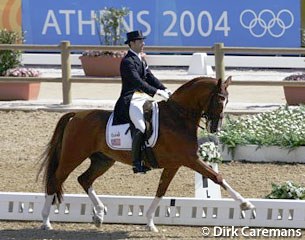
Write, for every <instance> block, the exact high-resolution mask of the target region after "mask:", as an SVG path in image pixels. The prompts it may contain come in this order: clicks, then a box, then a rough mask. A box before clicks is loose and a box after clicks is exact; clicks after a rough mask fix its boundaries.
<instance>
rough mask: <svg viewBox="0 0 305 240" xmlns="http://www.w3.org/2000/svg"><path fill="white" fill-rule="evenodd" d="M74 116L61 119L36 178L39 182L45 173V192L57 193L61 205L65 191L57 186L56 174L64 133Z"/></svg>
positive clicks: (70, 113)
mask: <svg viewBox="0 0 305 240" xmlns="http://www.w3.org/2000/svg"><path fill="white" fill-rule="evenodd" d="M74 115H75V113H74V112H69V113H66V114H65V115H63V116H62V117H61V118H60V119H59V121H58V123H57V125H56V128H55V131H54V133H53V136H52V138H51V140H50V142H49V143H48V145H47V148H46V149H45V151H44V152H43V154H42V155H41V160H42V163H41V166H40V168H39V170H38V174H37V178H36V180H38V177H39V175H40V173H41V172H42V171H43V184H44V186H45V192H46V193H47V194H54V193H56V197H57V200H58V202H59V203H60V202H61V200H62V194H63V189H62V185H61V184H60V186H58V184H56V178H55V172H56V169H57V167H58V164H59V160H60V155H61V148H62V140H63V135H64V131H65V128H66V126H67V124H68V122H69V120H70V119H71V118H72V117H73V116H74ZM54 201H55V198H54ZM54 201H53V203H54Z"/></svg>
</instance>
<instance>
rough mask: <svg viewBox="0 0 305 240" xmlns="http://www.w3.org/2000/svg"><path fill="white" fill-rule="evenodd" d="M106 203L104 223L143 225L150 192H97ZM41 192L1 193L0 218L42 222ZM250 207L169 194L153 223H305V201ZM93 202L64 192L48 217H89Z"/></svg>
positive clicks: (258, 203) (257, 201)
mask: <svg viewBox="0 0 305 240" xmlns="http://www.w3.org/2000/svg"><path fill="white" fill-rule="evenodd" d="M99 197H100V199H101V200H102V201H103V203H104V204H105V205H106V206H107V208H108V212H107V214H106V215H105V219H104V220H105V221H104V222H105V223H126V224H146V217H145V213H146V211H147V209H148V208H149V206H150V204H151V202H152V200H153V197H139V196H110V195H99ZM44 200H45V195H44V194H43V193H13V192H1V193H0V220H24V221H42V217H41V210H42V208H43V204H44ZM250 201H251V202H252V203H253V204H254V205H255V207H256V209H255V213H254V211H246V212H243V211H241V210H240V208H239V204H238V203H237V202H236V201H233V200H232V199H218V200H214V199H196V198H170V197H165V198H163V199H162V200H161V201H160V204H159V207H158V208H157V210H156V213H155V218H154V220H155V223H156V224H164V225H192V226H215V225H216V226H249V227H273V228H274V227H278V228H304V226H305V204H304V201H301V200H269V199H268V200H266V199H250ZM92 211H93V209H92V204H91V202H90V200H89V198H88V196H87V195H84V194H65V195H64V198H63V202H62V203H61V204H60V205H59V207H58V206H56V205H55V206H52V208H51V214H50V219H51V221H54V222H56V221H59V222H91V221H92Z"/></svg>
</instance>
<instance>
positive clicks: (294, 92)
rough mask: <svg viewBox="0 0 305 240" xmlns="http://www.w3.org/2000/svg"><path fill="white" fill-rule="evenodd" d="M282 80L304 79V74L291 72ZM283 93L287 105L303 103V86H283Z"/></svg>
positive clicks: (304, 90) (304, 94) (304, 100)
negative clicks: (291, 73)
mask: <svg viewBox="0 0 305 240" xmlns="http://www.w3.org/2000/svg"><path fill="white" fill-rule="evenodd" d="M284 81H305V74H304V73H303V74H293V75H290V76H287V77H285V78H284ZM284 94H285V98H286V101H287V104H288V105H299V104H305V87H302V86H284Z"/></svg>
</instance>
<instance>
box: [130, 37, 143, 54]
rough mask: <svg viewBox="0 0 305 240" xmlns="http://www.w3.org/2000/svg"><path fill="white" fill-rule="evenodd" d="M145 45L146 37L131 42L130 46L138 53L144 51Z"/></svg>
mask: <svg viewBox="0 0 305 240" xmlns="http://www.w3.org/2000/svg"><path fill="white" fill-rule="evenodd" d="M144 45H145V42H144V39H138V40H135V41H131V42H130V48H131V49H132V50H133V51H135V52H136V53H140V52H143V49H144Z"/></svg>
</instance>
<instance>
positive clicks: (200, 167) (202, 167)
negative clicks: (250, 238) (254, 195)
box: [188, 159, 254, 210]
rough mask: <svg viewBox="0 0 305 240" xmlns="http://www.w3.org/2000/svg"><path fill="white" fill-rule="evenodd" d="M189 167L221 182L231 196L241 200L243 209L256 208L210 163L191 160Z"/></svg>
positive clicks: (217, 182) (218, 182) (215, 181)
mask: <svg viewBox="0 0 305 240" xmlns="http://www.w3.org/2000/svg"><path fill="white" fill-rule="evenodd" d="M188 167H189V168H191V169H193V170H195V171H196V172H198V173H200V174H201V175H203V176H205V177H208V178H209V179H211V180H212V181H213V182H214V183H216V184H219V185H220V186H222V187H223V188H224V189H225V190H227V191H228V192H229V194H230V196H231V197H232V198H233V199H234V200H236V201H239V202H240V208H241V210H250V209H253V208H254V205H253V204H252V203H250V201H249V200H247V199H245V198H243V197H242V196H241V195H240V194H239V193H238V192H236V191H235V190H234V189H233V188H232V187H231V186H230V185H229V184H228V183H227V182H226V181H225V180H224V179H223V178H222V176H221V174H219V173H217V172H215V171H214V170H213V169H212V168H211V167H210V166H209V165H207V164H206V163H204V162H203V161H201V160H199V159H197V160H196V161H194V162H190V165H189V166H188Z"/></svg>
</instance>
